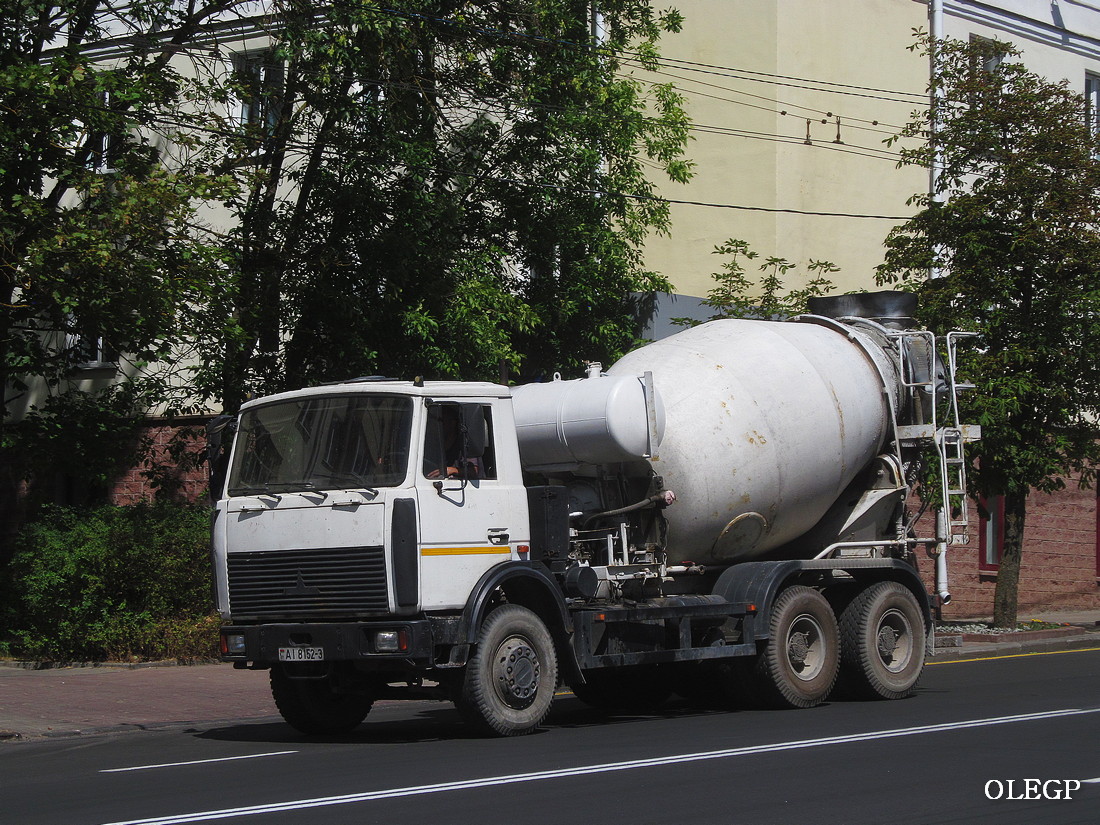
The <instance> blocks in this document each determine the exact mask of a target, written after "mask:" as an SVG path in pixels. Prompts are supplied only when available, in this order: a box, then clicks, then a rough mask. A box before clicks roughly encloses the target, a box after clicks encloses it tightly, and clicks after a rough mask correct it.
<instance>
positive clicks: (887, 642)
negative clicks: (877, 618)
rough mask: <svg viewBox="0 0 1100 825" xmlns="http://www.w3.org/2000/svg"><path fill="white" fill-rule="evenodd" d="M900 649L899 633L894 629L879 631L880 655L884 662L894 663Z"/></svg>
mask: <svg viewBox="0 0 1100 825" xmlns="http://www.w3.org/2000/svg"><path fill="white" fill-rule="evenodd" d="M897 648H898V633H897V631H896V630H894V629H893V628H892V627H880V628H879V631H878V655H879V656H881V657H882V660H883V661H884V662H890V661H893V658H894V651H895V650H897Z"/></svg>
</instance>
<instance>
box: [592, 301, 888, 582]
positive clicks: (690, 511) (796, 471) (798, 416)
mask: <svg viewBox="0 0 1100 825" xmlns="http://www.w3.org/2000/svg"><path fill="white" fill-rule="evenodd" d="M892 370H893V367H892V362H891V360H890V359H889V358H888V357H887V356H886V355H885V353H884V352H883V350H882V348H881V346H880V345H879V344H878V343H877V342H876V341H874V339H872V338H871V337H870V336H869V335H866V334H864V333H862V332H859V331H857V330H854V329H852V328H851V327H849V326H847V325H844V324H841V323H839V322H836V321H831V320H828V319H807V322H794V323H792V322H772V321H748V320H732V319H731V320H720V321H712V322H710V323H706V324H703V325H701V326H698V327H694V328H691V329H688V330H685V331H683V332H681V333H678V334H676V335H673V336H671V337H669V338H665V339H663V340H660V341H657V342H654V343H652V344H649V345H647V346H644V347H641V348H640V349H637V350H634V351H633V352H631V353H628V354H627V355H626V356H624V357H623V358H622V359H620V360H619V361H618V362H617V363H616V364H615V365H614V366H613V367H612V368H611V369H609V370H608V373H609V375H611V376H633V375H637V374H638V373H640V372H642V371H650V372H652V375H653V381H654V385H655V387H656V390H657V392H659V393H660V395H661V398H662V401H663V404H664V416H665V428H664V438H663V440H662V442H661V449H660V455H659V457H658V458H657V459H656V460H655V461H654V462H653V470H654V472H656V473H657V474H659V475H661V476H663V478H664V483H665V487H666V488H667V489H670V490H672V491H674V492H675V493H676V497H677V502H676V504H675V505H673V506H672V507H670V508H669V509H668V510H666V511H665V516H666V517H667V519H668V521H669V535H668V549H669V560H670V562H684V561H692V562H695V563H697V564H728V563H731V562H737V561H742V560H746V559H751V558H756V557H760V556H763V555H765V554H767V553H768V552H769V551H771V550H774V549H775V548H778V547H781V546H782V545H784V544H786V543H787V542H790V541H791V540H793V539H795V538H797V537H798V536H800V535H802V534H803V533H805V532H807V531H808V530H809V529H810V528H811V527H813V526H814V524H816V523H817V521H818V520H819V519H821V517H822V516H823V515H824V514H825V512H826V511H827V510H828V509H829V507H830V505H832V504H833V502H835V501H836V500H837V498H838V497H839V496H840V494H841V492H842V491H843V490H844V489H845V487H847V485H848V484H849V483H850V482H851V481H852V480H853V479H854V478H855V477H856V475H857V474H858V473H859V472H860V471H861V470H863V469H864V468H866V467H867V466H868V464H869V463H870V462H871V460H872V459H873V458H874V457H875V456H876V455H878V453H879V452H880V450H881V448H882V446H883V443H884V441H885V440H886V438H887V436H888V434H889V428H890V421H891V410H890V405H891V404H892V403H894V401H893V397H894V396H895V395H896V392H897V388H896V385H895V381H896V379H895V378H893V376H892Z"/></svg>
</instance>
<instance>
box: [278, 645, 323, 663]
mask: <svg viewBox="0 0 1100 825" xmlns="http://www.w3.org/2000/svg"><path fill="white" fill-rule="evenodd" d="M324 660H325V649H324V648H323V647H280V648H279V661H280V662H323V661H324Z"/></svg>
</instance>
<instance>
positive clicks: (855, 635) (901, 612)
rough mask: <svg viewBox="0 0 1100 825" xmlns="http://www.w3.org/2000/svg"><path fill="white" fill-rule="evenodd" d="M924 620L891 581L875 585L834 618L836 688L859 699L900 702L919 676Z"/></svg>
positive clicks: (913, 601) (913, 599) (904, 592)
mask: <svg viewBox="0 0 1100 825" xmlns="http://www.w3.org/2000/svg"><path fill="white" fill-rule="evenodd" d="M924 638H925V635H924V615H923V613H922V611H921V609H920V604H919V603H918V602H917V599H916V597H915V596H914V595H913V594H912V593H911V592H910V591H909V589H908V588H907V587H905V586H904V585H901V584H898V583H897V582H879V583H878V584H874V585H872V586H871V587H869V588H867V589H866V590H864V591H863V592H862V593H860V594H859V595H858V596H856V597H855V598H854V599H853V600H852V602H851V604H849V605H848V606H847V607H846V608H845V609H844V612H843V613H841V615H840V639H841V668H840V687H842V688H843V690H844V692H845V693H846V694H847V695H850V696H853V697H855V698H860V699H904V698H905V697H906V696H910V695H912V693H913V690H914V689H915V688H916V685H917V682H918V680H919V679H920V677H921V673H922V672H923V671H924Z"/></svg>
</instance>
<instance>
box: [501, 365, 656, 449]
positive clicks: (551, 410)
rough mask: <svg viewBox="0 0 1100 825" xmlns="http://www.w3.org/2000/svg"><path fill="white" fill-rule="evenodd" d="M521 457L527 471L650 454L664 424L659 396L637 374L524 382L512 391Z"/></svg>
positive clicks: (593, 373)
mask: <svg viewBox="0 0 1100 825" xmlns="http://www.w3.org/2000/svg"><path fill="white" fill-rule="evenodd" d="M512 397H513V405H514V409H515V416H516V436H517V438H518V440H519V453H520V460H521V461H522V463H523V466H524V467H525V468H526V469H529V470H541V471H563V470H576V469H579V468H581V467H582V466H583V465H595V464H616V463H620V462H624V461H637V460H639V459H642V458H645V457H646V456H649V455H652V453H653V451H654V449H655V447H656V446H657V445H656V444H654V443H653V441H654V436H656V440H657V441H658V442H659V440H660V434H661V431H662V429H663V427H664V410H663V407H662V406H661V402H660V399H659V398H658V397H656V395H655V394H654V393H653V392H652V391H649V392H647V388H646V383H645V377H644V376H642V375H641V374H640V373H639V374H633V375H625V374H621V373H620V374H619V375H617V376H614V377H612V376H608V375H602V374H601V373H600V371H599V366H598V365H596V367H595V368H594V369H592V370H590V372H589V377H587V378H581V379H577V380H573V381H562V380H560V379H555V380H554V381H548V382H546V383H543V384H526V385H524V386H521V387H516V388H515V389H513V391H512Z"/></svg>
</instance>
